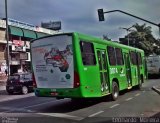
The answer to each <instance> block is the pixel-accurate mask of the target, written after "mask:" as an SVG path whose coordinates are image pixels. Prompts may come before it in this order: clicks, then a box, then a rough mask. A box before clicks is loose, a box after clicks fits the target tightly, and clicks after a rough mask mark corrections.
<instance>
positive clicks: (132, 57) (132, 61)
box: [130, 51, 137, 65]
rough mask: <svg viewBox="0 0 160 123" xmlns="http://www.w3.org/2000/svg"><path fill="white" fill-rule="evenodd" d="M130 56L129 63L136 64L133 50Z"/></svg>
mask: <svg viewBox="0 0 160 123" xmlns="http://www.w3.org/2000/svg"><path fill="white" fill-rule="evenodd" d="M130 58H131V63H132V64H133V65H137V57H136V53H135V52H133V51H131V52H130Z"/></svg>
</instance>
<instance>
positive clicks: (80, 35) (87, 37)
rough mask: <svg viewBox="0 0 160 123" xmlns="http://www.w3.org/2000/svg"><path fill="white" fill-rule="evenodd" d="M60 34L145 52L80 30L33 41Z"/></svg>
mask: <svg viewBox="0 0 160 123" xmlns="http://www.w3.org/2000/svg"><path fill="white" fill-rule="evenodd" d="M59 35H75V36H78V37H80V38H81V39H84V40H94V41H92V42H96V43H101V44H109V45H111V46H116V47H121V48H126V49H131V50H136V51H139V52H144V51H143V50H141V49H138V48H135V47H131V46H127V45H123V44H120V43H117V42H114V41H108V40H105V39H102V38H98V37H94V36H89V35H86V34H82V33H78V32H69V33H58V34H55V35H49V36H44V37H40V38H37V39H34V40H32V41H31V43H32V42H34V41H36V40H39V39H43V38H48V37H53V36H59Z"/></svg>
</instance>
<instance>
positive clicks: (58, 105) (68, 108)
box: [40, 96, 112, 113]
mask: <svg viewBox="0 0 160 123" xmlns="http://www.w3.org/2000/svg"><path fill="white" fill-rule="evenodd" d="M110 101H112V100H111V98H110V96H106V97H104V98H95V99H82V100H81V99H80V100H71V99H61V100H58V101H57V102H54V103H53V104H51V105H48V106H45V108H43V109H40V110H41V113H53V112H54V113H68V112H73V111H76V110H79V109H84V108H90V107H92V106H95V105H98V104H100V103H103V102H110Z"/></svg>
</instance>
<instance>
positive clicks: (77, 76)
mask: <svg viewBox="0 0 160 123" xmlns="http://www.w3.org/2000/svg"><path fill="white" fill-rule="evenodd" d="M79 86H80V80H79V75H78V73H77V72H75V71H74V88H77V87H79Z"/></svg>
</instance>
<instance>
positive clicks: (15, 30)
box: [9, 26, 23, 36]
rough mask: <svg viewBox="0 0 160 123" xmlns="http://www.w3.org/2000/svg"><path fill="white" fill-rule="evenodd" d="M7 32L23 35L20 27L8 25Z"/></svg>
mask: <svg viewBox="0 0 160 123" xmlns="http://www.w3.org/2000/svg"><path fill="white" fill-rule="evenodd" d="M9 33H10V34H12V35H16V36H23V31H22V29H21V28H18V27H14V26H9Z"/></svg>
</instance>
